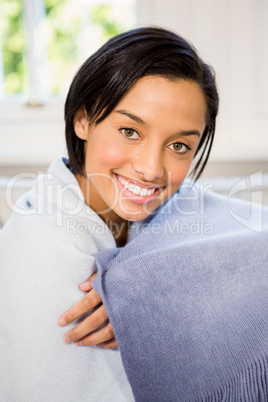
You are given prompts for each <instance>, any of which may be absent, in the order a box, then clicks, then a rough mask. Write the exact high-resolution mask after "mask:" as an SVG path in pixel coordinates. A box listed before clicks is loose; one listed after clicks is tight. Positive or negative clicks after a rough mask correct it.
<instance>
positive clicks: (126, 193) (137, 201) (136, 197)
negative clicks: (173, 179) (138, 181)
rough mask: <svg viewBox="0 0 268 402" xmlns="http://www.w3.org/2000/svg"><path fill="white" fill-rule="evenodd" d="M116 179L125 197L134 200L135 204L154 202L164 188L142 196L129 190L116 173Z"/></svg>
mask: <svg viewBox="0 0 268 402" xmlns="http://www.w3.org/2000/svg"><path fill="white" fill-rule="evenodd" d="M114 176H115V179H116V181H117V183H118V186H119V188H120V190H121V191H122V193H123V195H124V197H125V198H127V199H128V200H129V201H131V202H133V203H134V204H139V205H143V204H148V203H149V202H152V201H153V200H154V199H155V198H156V197H157V196H158V195H159V194H160V193H161V191H162V188H159V189H156V190H155V191H154V192H153V194H151V195H145V196H141V195H138V194H134V193H132V192H131V191H129V190H128V189H127V188H126V187H125V186H124V185H123V184H122V183H121V182H120V181H119V180H118V178H117V175H116V174H114Z"/></svg>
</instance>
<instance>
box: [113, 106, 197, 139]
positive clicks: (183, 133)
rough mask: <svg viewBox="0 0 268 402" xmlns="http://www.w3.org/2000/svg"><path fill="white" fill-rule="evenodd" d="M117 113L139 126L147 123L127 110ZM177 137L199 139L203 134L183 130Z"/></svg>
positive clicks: (117, 111)
mask: <svg viewBox="0 0 268 402" xmlns="http://www.w3.org/2000/svg"><path fill="white" fill-rule="evenodd" d="M115 112H116V113H120V114H123V115H125V116H127V117H129V118H130V119H132V120H134V121H136V122H137V123H139V124H145V121H143V120H142V119H141V118H140V117H138V116H136V115H135V114H133V113H130V112H128V111H127V110H125V109H120V110H116V111H115ZM176 135H180V136H183V137H186V136H188V135H197V136H198V137H201V134H200V131H199V130H181V131H180V132H179V133H177V134H176Z"/></svg>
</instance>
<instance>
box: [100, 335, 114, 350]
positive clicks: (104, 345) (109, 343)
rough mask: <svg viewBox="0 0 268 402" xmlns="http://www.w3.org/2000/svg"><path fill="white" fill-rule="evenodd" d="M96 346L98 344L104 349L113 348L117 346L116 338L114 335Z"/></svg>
mask: <svg viewBox="0 0 268 402" xmlns="http://www.w3.org/2000/svg"><path fill="white" fill-rule="evenodd" d="M96 346H98V347H99V348H105V349H115V348H118V343H117V340H116V338H115V336H114V337H113V338H112V339H110V340H109V341H106V342H102V343H99V344H98V345H96Z"/></svg>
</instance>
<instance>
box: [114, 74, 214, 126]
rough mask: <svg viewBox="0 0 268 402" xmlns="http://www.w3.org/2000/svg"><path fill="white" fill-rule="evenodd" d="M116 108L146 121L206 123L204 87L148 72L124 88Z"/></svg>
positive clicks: (202, 124) (187, 124) (193, 124)
mask: <svg viewBox="0 0 268 402" xmlns="http://www.w3.org/2000/svg"><path fill="white" fill-rule="evenodd" d="M118 109H125V110H128V111H130V112H131V113H135V115H137V116H139V117H140V118H141V119H142V120H144V121H145V122H146V123H148V124H151V123H152V122H153V121H154V122H156V121H160V120H163V119H164V120H165V122H169V123H172V122H173V123H174V124H178V123H181V124H184V125H186V126H198V127H200V126H204V127H205V120H206V109H207V105H206V100H205V96H204V94H203V91H202V90H201V88H200V87H199V85H198V84H197V83H195V82H193V81H189V80H178V81H172V80H170V79H168V78H164V77H159V76H147V77H143V78H141V79H139V80H138V81H137V82H136V83H135V85H134V86H133V87H132V88H131V89H130V90H129V91H128V92H127V94H126V95H125V97H124V98H123V99H122V100H121V102H120V103H119V104H118V105H117V107H116V110H118ZM186 128H187V127H185V129H186ZM191 128H193V127H191Z"/></svg>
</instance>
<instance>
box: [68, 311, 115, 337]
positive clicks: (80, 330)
mask: <svg viewBox="0 0 268 402" xmlns="http://www.w3.org/2000/svg"><path fill="white" fill-rule="evenodd" d="M108 320H109V318H108V315H107V313H106V310H105V307H104V306H103V305H101V306H100V307H99V308H98V309H97V310H96V311H94V313H92V314H91V315H90V316H88V317H87V318H85V319H84V320H83V321H82V322H81V323H80V324H78V325H77V326H76V327H75V328H73V329H72V330H71V331H69V332H67V333H66V334H65V335H64V338H63V339H64V342H65V343H71V342H74V341H77V340H78V339H81V338H83V337H84V336H86V335H88V334H89V333H90V332H92V331H95V330H96V329H98V328H99V327H100V326H101V325H102V324H105V323H106V322H107V321H108ZM98 332H99V331H98ZM113 336H114V334H112V335H111V336H110V337H108V338H103V339H102V338H99V342H103V341H107V340H109V339H110V338H112V337H113Z"/></svg>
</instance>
